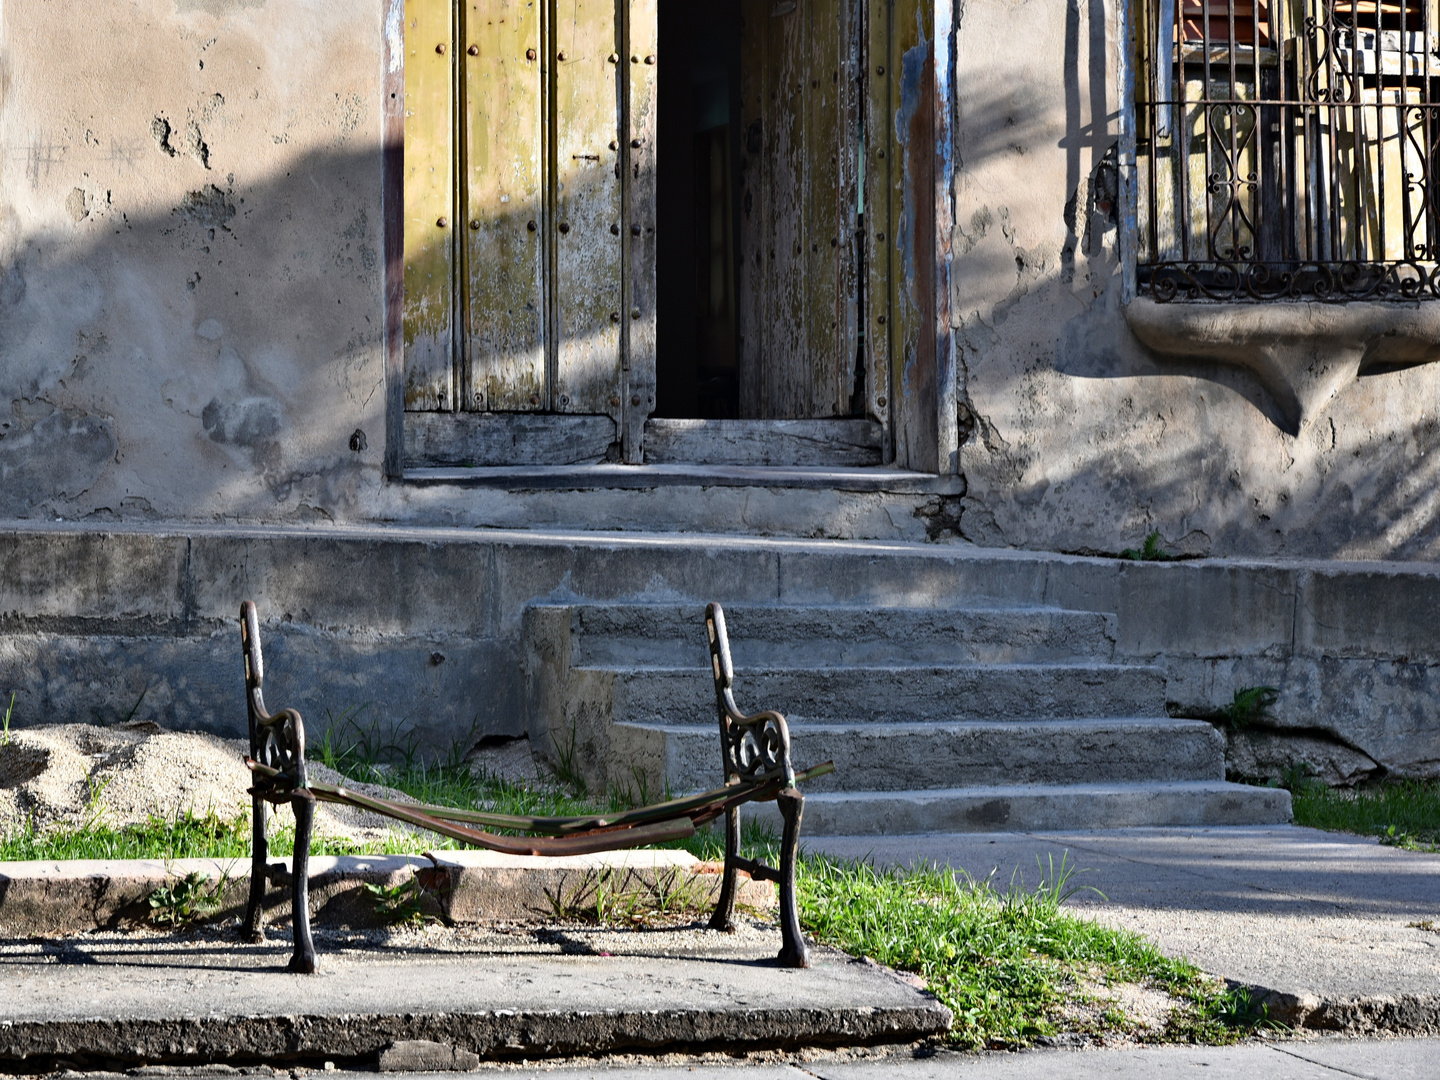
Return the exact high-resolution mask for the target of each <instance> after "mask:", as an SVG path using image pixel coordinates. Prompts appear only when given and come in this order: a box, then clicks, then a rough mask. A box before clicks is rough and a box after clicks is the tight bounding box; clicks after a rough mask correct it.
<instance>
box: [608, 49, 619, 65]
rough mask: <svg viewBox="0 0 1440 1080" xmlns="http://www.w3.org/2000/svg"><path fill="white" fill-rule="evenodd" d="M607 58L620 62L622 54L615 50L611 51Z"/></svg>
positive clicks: (615, 62)
mask: <svg viewBox="0 0 1440 1080" xmlns="http://www.w3.org/2000/svg"><path fill="white" fill-rule="evenodd" d="M605 59H607V60H609V61H610V63H612V64H618V63H619V62H620V54H619V53H613V52H612V53H611V54H610V55H609V56H607V57H606V58H605Z"/></svg>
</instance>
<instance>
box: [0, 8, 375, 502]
mask: <svg viewBox="0 0 1440 1080" xmlns="http://www.w3.org/2000/svg"><path fill="white" fill-rule="evenodd" d="M381 16H382V10H381V5H380V4H378V3H366V4H340V3H330V2H326V0H133V2H131V0H126V2H120V0H49V2H47V3H43V4H42V3H31V2H18V3H17V2H10V3H6V4H4V5H3V7H0V35H3V36H0V516H5V517H9V516H19V517H42V516H43V517H65V518H67V519H72V518H84V517H98V518H106V517H111V516H119V517H144V516H157V517H166V518H208V517H216V516H233V517H242V518H264V519H271V520H275V519H287V518H296V517H298V518H302V519H305V518H313V517H314V516H315V515H316V514H320V515H322V516H327V517H336V518H345V517H353V516H356V515H359V514H363V513H364V512H365V507H366V506H367V504H368V503H369V502H372V501H373V500H374V498H375V496H376V494H377V493H378V491H379V489H380V468H381V452H382V450H383V447H384V438H383V430H384V424H383V397H384V395H383V392H382V387H383V355H382V334H381V312H382V302H383V295H382V283H381V264H382V257H381V245H382V240H381V228H380V226H381V221H382V207H381V201H380V192H381V160H380V128H381V116H380V105H381V74H382V73H381V63H382V61H381V45H380V42H381V26H380V22H381ZM357 428H358V429H360V430H362V431H366V432H369V433H370V437H369V438H368V439H366V440H363V441H362V442H363V443H364V444H365V448H364V449H362V450H361V451H359V452H357V451H354V450H352V449H351V448H350V442H351V435H352V433H353V432H355V431H356V429H357Z"/></svg>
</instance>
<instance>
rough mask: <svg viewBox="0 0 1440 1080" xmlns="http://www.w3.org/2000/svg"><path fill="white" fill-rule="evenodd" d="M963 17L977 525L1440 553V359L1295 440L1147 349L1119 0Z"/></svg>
mask: <svg viewBox="0 0 1440 1080" xmlns="http://www.w3.org/2000/svg"><path fill="white" fill-rule="evenodd" d="M958 12H959V17H958V18H957V23H958V30H957V35H956V42H957V70H956V89H957V94H956V96H957V115H956V125H955V128H956V180H955V188H954V196H955V221H956V226H955V232H954V251H955V261H954V283H955V284H954V292H953V297H952V311H953V313H954V316H953V319H952V322H953V324H954V326H955V328H956V337H957V352H958V358H959V363H960V400H961V405H960V423H961V434H962V438H964V439H965V440H966V441H965V442H964V444H963V445H962V447H961V451H960V470H961V472H963V474H964V476H965V479H966V483H967V485H968V492H967V495H966V498H965V500H964V510H963V514H962V517H961V532H962V533H963V535H964V536H965V537H966V538H968V539H970V540H973V541H975V542H977V543H981V544H988V545H1000V546H1017V547H1026V548H1038V549H1050V550H1061V551H1084V552H1116V551H1119V550H1121V549H1124V548H1129V547H1138V546H1139V542H1140V541H1141V540H1142V539H1143V538H1144V537H1145V535H1146V534H1147V533H1149V532H1150V531H1151V530H1159V532H1160V534H1161V536H1162V538H1163V539H1164V541H1165V542H1166V546H1167V547H1168V548H1170V549H1171V550H1172V551H1177V552H1183V553H1190V554H1211V555H1236V554H1246V555H1263V556H1270V555H1276V556H1302V555H1303V556H1311V557H1338V558H1364V559H1370V558H1399V559H1412V560H1432V559H1435V558H1437V557H1440V484H1437V480H1440V455H1437V453H1436V451H1437V449H1440V367H1437V366H1435V365H1424V366H1418V367H1413V368H1410V369H1408V370H1403V371H1392V372H1389V373H1385V374H1376V375H1369V376H1362V377H1360V378H1357V379H1353V380H1351V381H1349V382H1347V383H1345V384H1344V385H1342V386H1341V387H1340V388H1339V389H1338V391H1336V392H1335V394H1334V395H1333V397H1331V398H1330V399H1329V400H1328V401H1326V402H1325V403H1323V409H1322V410H1319V411H1318V412H1317V413H1316V415H1314V416H1313V417H1307V418H1306V421H1305V422H1304V423H1303V424H1302V425H1300V430H1299V431H1298V433H1294V434H1292V433H1290V432H1289V431H1287V430H1286V428H1287V427H1293V425H1291V424H1288V423H1287V417H1286V416H1285V414H1284V410H1283V409H1282V408H1281V407H1280V405H1279V404H1278V403H1277V402H1276V400H1275V399H1274V398H1273V397H1272V396H1271V395H1270V393H1269V392H1268V391H1267V390H1266V389H1265V388H1264V387H1263V386H1262V385H1261V384H1260V382H1259V381H1258V380H1257V379H1256V378H1255V377H1254V376H1253V375H1251V374H1250V373H1248V372H1247V371H1245V370H1243V369H1242V368H1238V367H1225V366H1220V365H1217V364H1214V363H1210V362H1206V361H1203V360H1197V361H1193V362H1192V361H1187V360H1184V359H1179V360H1177V359H1169V358H1164V357H1160V356H1158V355H1155V354H1152V353H1149V352H1147V350H1146V349H1145V348H1144V347H1143V346H1141V345H1140V343H1139V342H1138V341H1136V339H1135V338H1134V336H1133V335H1132V334H1131V333H1130V331H1129V329H1128V328H1127V326H1126V323H1125V319H1124V315H1123V309H1122V306H1121V279H1120V262H1119V256H1118V252H1117V235H1118V230H1117V226H1116V222H1117V218H1118V216H1119V212H1120V209H1121V208H1120V207H1119V206H1118V204H1117V180H1118V173H1117V171H1116V158H1115V150H1114V148H1115V146H1116V142H1117V139H1118V135H1119V130H1120V128H1119V105H1120V103H1119V97H1118V90H1117V85H1118V82H1117V70H1118V66H1119V51H1118V42H1119V38H1120V24H1119V8H1118V6H1117V4H1116V3H1115V0H1088V2H1087V0H1069V2H1067V0H964V2H963V3H962V5H961V7H960V8H959V9H958ZM1019 28H1023V37H1017V30H1018V29H1019ZM1019 40H1023V43H1024V47H1023V48H1017V47H1016V42H1017V41H1019ZM1322 351H1323V350H1322ZM1322 359H1323V357H1322Z"/></svg>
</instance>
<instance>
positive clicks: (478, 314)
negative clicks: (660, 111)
mask: <svg viewBox="0 0 1440 1080" xmlns="http://www.w3.org/2000/svg"><path fill="white" fill-rule="evenodd" d="M464 26H465V39H466V41H465V44H466V48H465V51H464V53H463V55H462V56H461V58H460V62H461V66H462V69H463V71H464V80H463V89H464V94H465V117H464V119H465V135H466V143H465V155H466V157H465V199H466V203H467V207H468V210H467V219H468V221H467V228H466V255H467V259H466V282H465V284H466V290H465V291H466V297H465V302H466V314H467V330H468V335H469V337H468V348H467V354H468V357H469V376H470V377H469V380H468V382H469V392H468V400H467V401H466V402H465V403H464V405H465V407H466V408H468V409H472V410H478V411H497V412H501V411H516V410H523V411H530V410H535V409H538V408H540V407H542V406H543V404H544V401H545V335H544V328H545V301H544V259H543V243H544V233H543V232H542V229H543V228H544V222H545V213H544V210H545V207H544V194H545V189H544V182H545V168H544V164H545V159H544V129H545V102H544V97H543V93H542V82H541V80H542V68H543V63H542V49H543V38H542V36H541V33H542V26H541V12H540V7H539V4H538V3H537V0H470V3H468V4H467V6H466V9H465V24H464Z"/></svg>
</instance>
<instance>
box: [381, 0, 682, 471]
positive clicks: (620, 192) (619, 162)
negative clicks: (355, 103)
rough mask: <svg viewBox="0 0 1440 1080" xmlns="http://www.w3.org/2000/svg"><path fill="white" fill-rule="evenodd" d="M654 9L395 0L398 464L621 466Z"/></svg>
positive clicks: (643, 386)
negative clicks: (400, 223)
mask: <svg viewBox="0 0 1440 1080" xmlns="http://www.w3.org/2000/svg"><path fill="white" fill-rule="evenodd" d="M655 2H656V0H631V2H629V3H627V4H624V5H617V4H616V3H615V2H614V0H608V2H606V0H553V2H552V3H551V4H550V5H549V6H547V5H546V4H545V3H543V2H537V0H466V2H464V3H461V4H454V3H453V2H452V0H407V3H406V6H405V10H406V17H405V34H406V44H405V60H406V67H405V99H406V100H405V147H404V154H405V166H404V216H405V222H404V226H405V300H404V309H403V310H404V342H405V409H406V412H407V417H406V424H405V428H406V454H405V457H406V459H407V461H410V462H412V463H414V462H418V463H425V464H457V465H461V464H469V465H491V464H571V463H578V462H593V461H596V460H603V459H605V458H607V457H608V458H610V459H612V460H613V459H620V458H624V459H626V460H632V461H634V460H639V453H640V445H639V434H640V431H641V428H642V426H643V423H644V417H645V415H647V414H648V411H649V409H650V408H651V407H653V405H654V339H655V334H654V323H655V310H654V307H655V305H654V291H655V290H654V273H655V260H654V254H653V252H654V233H655V230H654V209H653V204H654V194H653V192H654V178H653V174H654V149H655V146H654V143H655V139H654V83H655V78H654V73H655V69H656V65H657V56H656V42H655V32H656V26H655Z"/></svg>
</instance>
